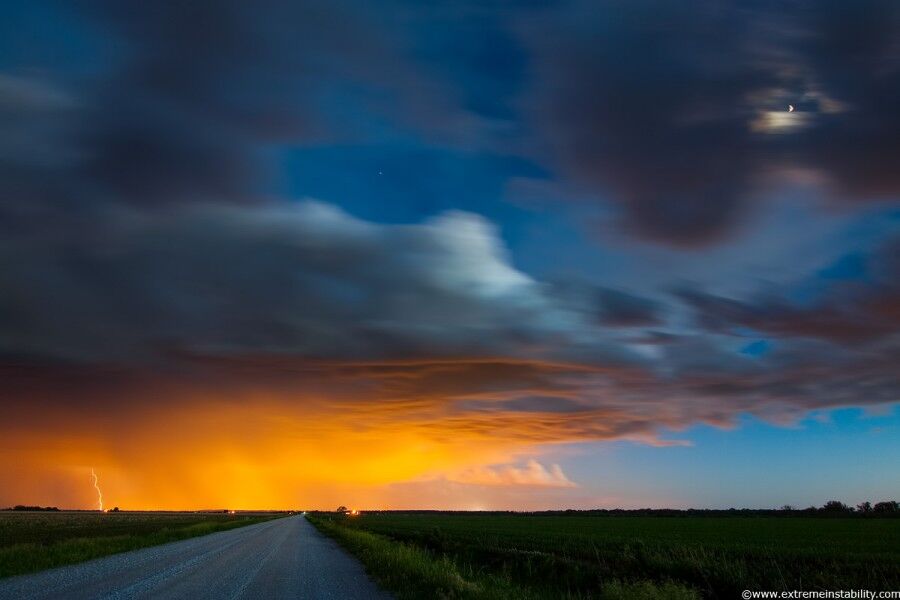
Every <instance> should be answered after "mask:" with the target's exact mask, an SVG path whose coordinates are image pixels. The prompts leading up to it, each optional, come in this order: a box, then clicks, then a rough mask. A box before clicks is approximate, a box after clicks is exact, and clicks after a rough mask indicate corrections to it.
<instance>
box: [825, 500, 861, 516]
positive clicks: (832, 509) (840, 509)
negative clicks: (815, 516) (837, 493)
mask: <svg viewBox="0 0 900 600" xmlns="http://www.w3.org/2000/svg"><path fill="white" fill-rule="evenodd" d="M822 512H826V513H849V512H853V509H852V508H850V507H849V506H847V505H846V504H844V503H843V502H841V501H840V500H829V501H828V502H826V503H825V505H824V506H823V507H822Z"/></svg>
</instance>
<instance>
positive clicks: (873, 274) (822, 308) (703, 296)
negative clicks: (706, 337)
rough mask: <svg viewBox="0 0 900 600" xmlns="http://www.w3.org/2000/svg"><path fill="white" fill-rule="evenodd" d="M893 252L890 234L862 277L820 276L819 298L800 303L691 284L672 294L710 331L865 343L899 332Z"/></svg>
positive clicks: (898, 251)
mask: <svg viewBox="0 0 900 600" xmlns="http://www.w3.org/2000/svg"><path fill="white" fill-rule="evenodd" d="M898 256H900V240H897V239H894V240H891V241H889V242H888V243H886V244H885V245H884V246H882V247H881V248H879V249H878V250H877V251H876V252H875V253H874V254H873V255H872V256H871V257H869V260H868V263H869V265H868V267H867V273H866V274H865V276H862V277H856V278H854V279H851V280H838V281H830V280H828V279H826V282H827V284H828V285H827V287H826V288H825V290H824V291H823V292H821V293H820V295H819V297H818V298H817V299H815V300H814V301H812V302H806V303H802V304H801V303H798V302H792V301H790V300H789V299H787V298H782V297H778V296H773V295H772V294H768V295H766V296H764V297H761V298H760V299H758V300H755V301H754V300H750V301H747V300H737V299H733V298H724V297H721V296H717V295H713V294H708V293H705V292H702V291H699V290H694V289H682V290H680V291H679V292H677V294H678V295H679V297H680V298H681V299H682V300H684V301H685V302H686V303H687V304H688V305H690V306H691V307H692V308H693V309H694V311H695V313H696V315H697V319H698V322H699V323H700V324H701V325H702V326H703V327H706V328H708V329H710V330H712V331H718V332H730V331H734V330H735V329H736V328H740V327H743V328H749V329H752V330H754V331H758V332H761V333H764V334H768V335H772V336H775V337H785V338H794V337H800V338H819V339H825V340H831V341H834V342H839V343H861V342H867V341H872V340H878V339H881V338H889V337H891V336H896V335H897V334H898V333H900V308H898V307H900V286H898V282H900V260H898V258H897V257H898ZM826 273H827V272H826ZM829 277H831V274H830V273H829Z"/></svg>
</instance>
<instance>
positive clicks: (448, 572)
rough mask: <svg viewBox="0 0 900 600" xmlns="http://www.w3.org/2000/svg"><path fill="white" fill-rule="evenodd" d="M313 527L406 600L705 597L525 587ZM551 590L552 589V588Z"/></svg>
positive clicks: (338, 527) (400, 545) (326, 520)
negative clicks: (357, 559) (586, 592)
mask: <svg viewBox="0 0 900 600" xmlns="http://www.w3.org/2000/svg"><path fill="white" fill-rule="evenodd" d="M309 520H310V522H311V523H312V524H313V525H315V526H316V527H317V528H318V529H319V530H320V531H322V532H323V533H325V534H326V535H329V536H331V537H332V538H334V539H335V540H336V541H337V542H338V543H340V544H341V545H342V546H344V547H345V548H346V549H347V550H349V551H350V552H351V553H353V554H354V555H356V556H357V558H359V559H360V561H361V562H362V563H363V564H364V565H365V567H366V570H367V571H368V572H369V574H370V575H371V576H372V577H373V578H374V579H375V580H376V581H377V582H378V583H379V584H380V585H381V586H382V587H384V588H385V589H388V590H391V591H392V592H393V593H394V594H395V595H396V596H397V597H398V598H400V599H401V600H418V599H432V598H443V599H461V600H462V599H477V600H501V599H502V600H509V599H523V600H527V599H531V598H533V599H545V598H572V599H577V598H586V597H589V596H590V597H596V598H599V599H601V600H626V599H627V600H655V599H658V598H667V599H671V600H697V599H698V598H699V595H698V594H697V593H696V592H695V591H694V590H691V589H689V588H687V587H685V586H682V585H679V584H677V583H674V582H661V583H654V582H650V581H634V582H623V581H619V580H616V579H609V580H608V581H605V582H603V583H601V584H600V585H599V586H598V588H597V590H596V592H597V593H596V594H592V595H586V594H584V593H583V592H582V591H579V590H572V589H566V588H565V587H564V586H560V585H559V584H558V583H557V582H553V581H545V582H543V585H535V584H534V583H533V582H525V583H522V582H519V581H516V579H515V578H514V577H513V576H512V575H511V574H510V573H504V572H502V571H500V572H488V571H486V570H485V569H481V568H477V567H473V566H472V565H470V564H466V563H460V562H458V561H457V560H455V558H454V556H453V555H451V554H440V553H437V552H433V551H430V550H428V549H425V548H423V547H420V546H418V545H415V544H411V543H405V542H400V541H395V540H391V539H389V538H387V537H385V536H382V535H378V534H373V533H370V532H367V531H362V530H360V529H357V528H354V527H351V526H349V525H350V522H349V521H348V520H346V519H343V518H341V517H334V516H325V515H310V516H309ZM548 584H549V585H548Z"/></svg>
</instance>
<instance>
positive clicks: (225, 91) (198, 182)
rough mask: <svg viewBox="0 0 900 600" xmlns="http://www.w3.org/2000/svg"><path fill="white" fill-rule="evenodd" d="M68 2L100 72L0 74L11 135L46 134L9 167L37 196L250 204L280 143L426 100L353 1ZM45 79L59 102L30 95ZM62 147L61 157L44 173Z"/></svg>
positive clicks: (330, 134) (342, 129)
mask: <svg viewBox="0 0 900 600" xmlns="http://www.w3.org/2000/svg"><path fill="white" fill-rule="evenodd" d="M71 10H72V11H73V12H77V16H78V17H80V21H77V22H79V23H87V24H90V28H89V29H88V30H87V31H88V32H90V34H92V35H94V36H98V37H99V38H100V39H102V41H103V45H102V47H103V48H104V49H105V50H107V51H108V54H109V56H103V57H102V60H98V58H97V57H96V56H92V58H93V59H94V60H95V61H96V62H97V63H98V64H100V65H103V66H104V68H102V69H98V72H97V73H92V74H91V76H90V77H72V76H66V77H61V76H57V77H56V78H55V79H48V80H47V81H44V79H42V78H46V77H49V76H50V74H52V73H54V71H53V68H54V66H55V65H52V64H50V65H47V66H44V65H40V64H36V65H32V64H25V65H22V69H21V71H20V72H17V71H11V72H9V73H7V74H5V75H3V82H2V83H0V95H3V96H4V97H3V98H0V109H3V114H2V115H0V118H2V120H3V122H2V123H0V127H2V130H3V131H5V130H7V129H9V128H13V127H15V128H16V131H18V132H22V133H23V135H21V136H17V137H16V138H15V140H10V143H13V142H14V143H15V144H16V145H17V146H18V145H19V144H21V143H23V144H25V145H30V146H32V149H33V150H35V151H37V148H35V146H34V144H33V143H31V142H29V141H28V137H29V136H28V135H24V134H25V133H26V132H27V133H28V134H30V136H31V137H38V138H41V139H44V140H47V144H46V145H45V147H43V148H41V150H42V152H44V153H45V154H46V155H33V154H28V155H26V157H25V158H30V159H31V163H30V164H23V160H22V159H21V158H18V159H16V161H17V164H16V165H15V169H16V173H15V175H17V177H18V178H19V179H22V178H24V177H26V176H28V177H30V179H28V180H27V181H25V182H24V183H22V182H20V186H21V187H26V186H27V187H28V189H27V190H25V191H26V192H27V193H29V194H30V195H33V196H38V197H40V198H42V199H46V198H53V199H54V200H55V201H57V202H59V203H61V204H73V203H75V204H79V205H84V204H85V203H94V202H116V203H131V204H140V205H143V206H147V207H152V206H164V205H170V204H173V203H179V202H196V201H201V202H206V201H217V202H222V201H230V202H249V201H255V200H256V199H257V198H259V197H260V196H261V195H264V194H269V193H271V192H272V190H273V189H274V186H275V182H276V181H277V178H276V176H277V175H278V173H277V171H276V169H274V167H273V164H274V163H275V162H276V161H275V160H274V158H275V155H276V154H277V151H278V150H277V147H278V145H279V144H303V143H309V142H310V141H313V140H318V141H321V140H323V139H336V138H340V137H342V136H343V137H348V136H349V137H351V138H352V137H356V136H358V135H359V134H358V133H357V132H356V130H355V129H354V128H353V127H352V126H350V125H347V124H346V123H345V119H343V118H341V116H340V115H339V114H338V112H337V111H338V110H339V109H340V110H343V111H344V112H347V111H351V112H352V111H357V112H360V113H367V112H371V113H372V114H382V115H392V116H393V117H397V118H401V116H403V115H408V120H409V121H410V122H412V121H414V120H415V119H416V118H419V119H420V120H421V118H420V117H416V116H415V115H417V114H418V113H420V112H422V111H423V109H422V107H423V106H424V105H425V104H427V102H426V101H424V100H423V98H425V97H427V96H428V95H429V92H427V85H425V84H426V82H427V79H426V78H420V77H419V75H420V74H419V73H417V72H416V71H415V69H414V68H413V67H412V66H411V65H410V63H409V62H408V61H405V60H403V59H402V58H401V57H400V56H399V55H398V54H397V52H396V49H395V48H394V47H393V44H392V42H391V41H390V39H389V35H387V34H386V32H384V31H382V30H381V29H379V28H378V27H376V26H375V25H374V23H373V20H372V14H371V13H370V12H368V11H367V9H366V8H365V7H364V6H362V5H360V4H359V3H353V2H327V3H326V2H321V3H318V2H303V3H294V2H285V1H281V0H264V1H263V2H258V3H254V4H253V5H252V6H251V5H249V4H247V3H244V2H237V1H228V2H207V1H204V0H198V1H191V2H157V3H146V2H131V1H126V2H104V1H100V0H98V1H96V2H87V3H80V4H79V5H78V6H77V11H76V8H75V7H72V8H71ZM89 56H90V55H89ZM42 86H43V87H44V88H47V90H50V92H49V93H51V94H54V95H57V96H62V97H65V98H67V99H68V104H66V106H65V107H63V106H60V105H59V104H58V103H57V104H48V103H47V102H46V100H47V97H46V96H45V97H44V98H40V97H38V96H37V95H35V94H34V93H31V95H28V94H26V93H25V91H27V90H28V88H31V89H32V92H34V90H36V89H38V88H40V87H42ZM348 89H352V90H353V91H354V93H353V94H349V93H348V92H347V90H348ZM423 90H426V91H423ZM63 108H65V109H66V110H65V111H63ZM449 112H452V111H449ZM23 117H25V118H29V117H30V118H31V119H30V121H29V124H26V125H20V124H18V123H20V121H21V120H22V118H23ZM401 120H402V119H401ZM60 147H63V148H66V149H68V151H69V152H68V154H67V155H66V156H65V158H66V161H65V163H60V162H58V161H57V163H56V164H55V165H54V167H55V170H54V171H53V174H52V177H48V175H49V173H48V172H46V171H43V170H42V169H46V168H47V167H48V162H49V161H50V160H51V159H52V158H54V157H57V155H58V154H59V153H60V151H59V148H60ZM3 158H4V159H7V158H9V157H8V156H4V157H3ZM13 158H15V157H13ZM4 166H5V165H4ZM62 179H64V185H61V186H60V187H62V189H61V190H60V189H57V188H56V187H55V186H54V182H55V181H60V180H62ZM17 191H18V190H17ZM79 209H80V210H84V207H83V206H81V207H80V208H79Z"/></svg>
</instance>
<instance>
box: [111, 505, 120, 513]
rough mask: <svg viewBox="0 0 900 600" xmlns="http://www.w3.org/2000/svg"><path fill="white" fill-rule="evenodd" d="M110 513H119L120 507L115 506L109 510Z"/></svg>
mask: <svg viewBox="0 0 900 600" xmlns="http://www.w3.org/2000/svg"><path fill="white" fill-rule="evenodd" d="M109 512H119V507H118V506H113V507H112V508H111V509H109Z"/></svg>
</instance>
